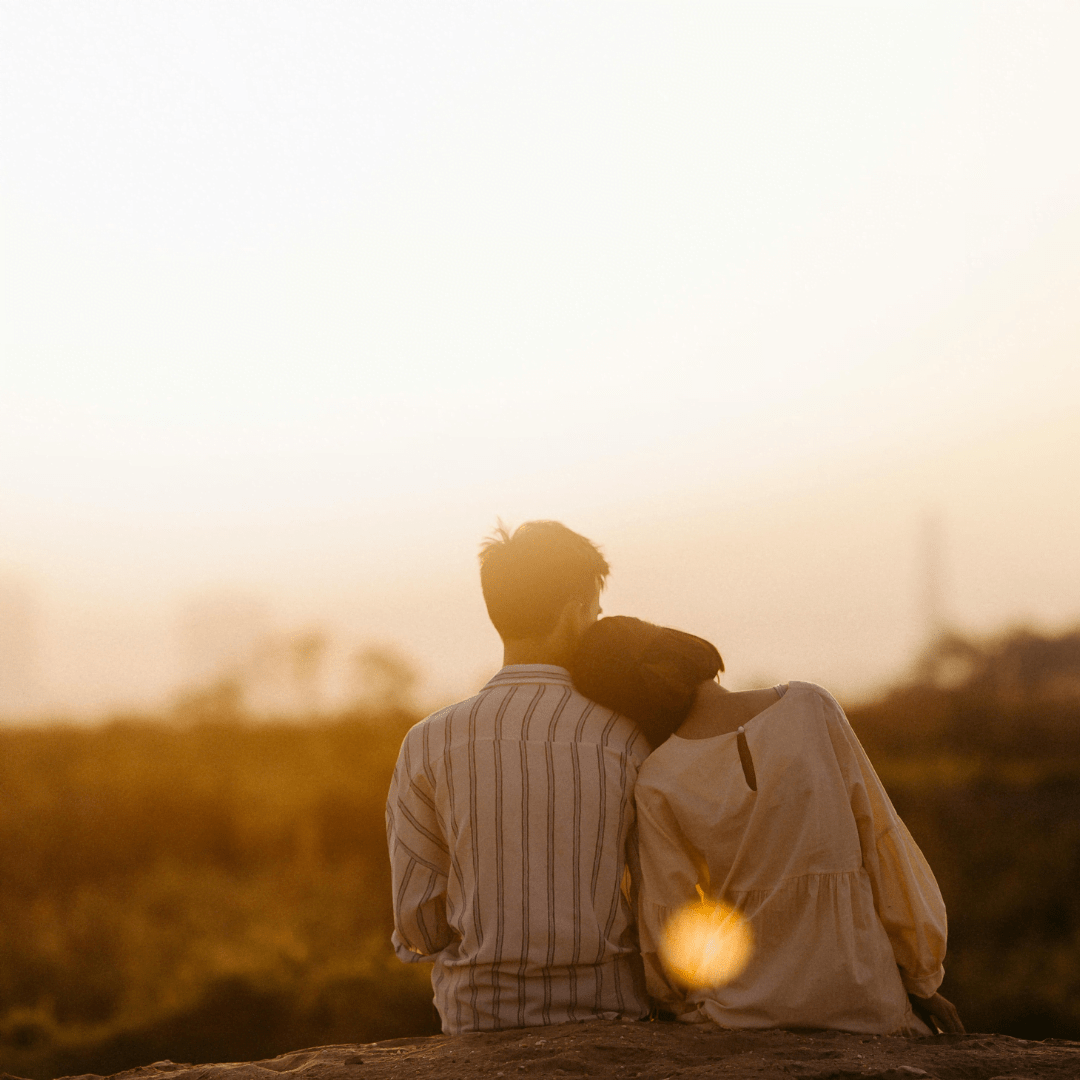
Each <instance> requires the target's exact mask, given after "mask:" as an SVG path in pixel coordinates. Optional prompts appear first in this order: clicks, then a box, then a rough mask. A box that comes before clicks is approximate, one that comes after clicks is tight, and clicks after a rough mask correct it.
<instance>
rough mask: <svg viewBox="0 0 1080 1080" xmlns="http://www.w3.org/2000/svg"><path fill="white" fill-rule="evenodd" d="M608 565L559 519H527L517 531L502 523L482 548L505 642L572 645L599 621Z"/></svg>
mask: <svg viewBox="0 0 1080 1080" xmlns="http://www.w3.org/2000/svg"><path fill="white" fill-rule="evenodd" d="M609 570H610V567H609V566H608V564H607V560H606V559H605V558H604V556H603V555H601V554H600V552H599V550H598V549H597V547H596V545H595V544H593V543H592V542H591V541H590V540H586V539H585V537H584V536H581V535H579V534H578V533H576V532H574V531H573V530H571V529H568V528H567V527H566V526H565V525H563V524H561V523H560V522H558V521H527V522H526V523H525V524H524V525H522V526H521V527H520V528H518V529H516V530H515V531H514V533H513V534H512V535H511V534H510V533H509V532H508V531H507V529H506V528H505V527H504V526H503V525H502V524H501V523H500V525H499V527H498V529H496V531H495V533H494V535H493V536H491V537H490V538H489V539H488V540H486V541H484V543H483V544H482V545H481V548H480V585H481V587H482V589H483V591H484V602H485V603H486V604H487V610H488V615H489V616H490V617H491V621H492V623H494V625H495V629H496V630H498V632H499V636H500V637H501V638H502V639H503V642H504V643H506V644H509V643H511V642H518V641H529V642H544V641H547V640H549V639H552V638H554V639H557V641H556V642H555V643H556V646H557V649H558V648H561V646H562V645H563V644H564V641H563V639H566V640H565V644H566V645H568V646H573V645H574V644H575V643H576V640H577V638H578V637H580V635H581V634H582V632H583V631H584V630H586V629H587V628H588V627H589V626H590V625H592V623H594V622H596V619H597V616H598V614H599V611H600V590H601V589H602V588H603V587H604V580H605V579H606V578H607V575H608V572H609ZM552 662H555V661H552Z"/></svg>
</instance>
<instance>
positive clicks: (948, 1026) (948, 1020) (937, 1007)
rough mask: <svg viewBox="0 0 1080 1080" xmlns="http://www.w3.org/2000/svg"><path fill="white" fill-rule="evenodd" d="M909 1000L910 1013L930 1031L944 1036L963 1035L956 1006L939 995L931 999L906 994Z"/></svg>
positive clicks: (962, 1027)
mask: <svg viewBox="0 0 1080 1080" xmlns="http://www.w3.org/2000/svg"><path fill="white" fill-rule="evenodd" d="M908 997H909V998H910V999H911V1009H912V1012H914V1013H915V1015H916V1016H917V1017H918V1018H919V1019H920V1020H921V1021H922V1022H923V1023H924V1024H925V1025H926V1026H927V1027H928V1028H929V1029H930V1030H931V1031H933V1030H934V1028H937V1030H938V1031H940V1032H941V1033H942V1034H944V1035H964V1034H966V1032H965V1030H964V1025H963V1024H962V1023H961V1022H960V1014H959V1013H958V1012H957V1011H956V1006H955V1005H954V1004H953V1003H952V1002H951V1001H949V1000H948V998H943V997H942V996H941V995H940V994H934V995H933V997H928V998H923V997H917V996H916V995H915V994H908Z"/></svg>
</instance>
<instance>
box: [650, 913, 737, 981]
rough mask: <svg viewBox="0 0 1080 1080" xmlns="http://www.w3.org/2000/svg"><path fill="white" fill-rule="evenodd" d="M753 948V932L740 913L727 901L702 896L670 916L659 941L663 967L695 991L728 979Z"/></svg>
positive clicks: (729, 979) (734, 975)
mask: <svg viewBox="0 0 1080 1080" xmlns="http://www.w3.org/2000/svg"><path fill="white" fill-rule="evenodd" d="M753 951H754V936H753V932H752V931H751V930H750V926H749V924H748V923H747V922H746V920H745V919H744V918H743V917H742V915H741V914H740V912H739V911H738V910H737V909H735V908H733V907H732V906H731V905H730V904H725V903H723V902H719V901H712V900H704V899H703V900H701V901H699V902H697V903H694V904H688V905H687V906H686V907H684V908H683V909H682V910H681V911H679V912H677V913H676V914H675V915H673V916H672V917H671V918H670V919H669V920H668V922H667V925H666V926H665V927H664V937H663V940H662V941H661V943H660V959H661V960H662V961H663V963H664V966H665V968H667V970H668V971H669V972H670V973H671V974H672V975H674V976H675V977H676V978H677V979H679V980H680V981H681V982H683V983H685V984H686V985H687V986H688V987H691V988H692V989H697V990H701V989H704V988H706V987H709V986H722V985H723V984H724V983H728V982H731V980H732V979H734V978H735V977H736V976H737V975H738V974H739V973H740V972H741V971H742V970H743V968H745V967H746V965H747V962H748V961H749V959H750V956H751V954H752V953H753Z"/></svg>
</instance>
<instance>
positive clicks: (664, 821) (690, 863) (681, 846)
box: [636, 786, 701, 1015]
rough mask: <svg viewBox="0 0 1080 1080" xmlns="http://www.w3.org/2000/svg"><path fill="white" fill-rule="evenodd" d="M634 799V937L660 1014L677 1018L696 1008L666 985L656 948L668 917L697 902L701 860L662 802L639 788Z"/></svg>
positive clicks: (649, 989) (657, 797) (671, 985)
mask: <svg viewBox="0 0 1080 1080" xmlns="http://www.w3.org/2000/svg"><path fill="white" fill-rule="evenodd" d="M636 799H637V819H638V850H639V852H640V861H641V893H640V898H639V902H638V933H639V937H640V941H641V959H642V961H643V963H644V965H645V985H646V988H647V989H648V992H649V996H650V997H651V998H653V1000H654V1001H655V1002H656V1003H657V1004H658V1005H659V1006H660V1007H661V1008H663V1009H666V1010H667V1011H670V1012H674V1013H676V1014H677V1015H678V1014H682V1013H685V1012H689V1011H692V1010H694V1006H693V1005H691V1004H689V1003H688V1002H687V1000H686V995H685V994H684V992H683V991H682V990H681V989H680V988H679V987H678V986H676V985H675V984H673V983H672V982H671V981H670V980H669V979H668V976H667V974H666V973H665V971H664V966H663V964H662V962H661V960H660V942H661V940H662V937H663V932H664V926H665V925H666V923H667V921H668V920H669V919H670V918H671V916H672V915H674V914H675V912H676V911H678V910H679V909H680V908H681V907H683V906H684V905H686V904H688V903H691V902H693V901H694V900H697V899H698V890H697V885H698V883H699V881H700V880H701V874H700V869H699V862H700V860H699V858H698V857H697V855H696V852H694V851H693V849H691V848H690V846H689V845H688V844H687V842H686V840H685V839H684V837H683V835H682V831H681V830H680V829H679V827H678V825H677V824H676V822H675V819H674V816H673V815H672V813H671V809H670V807H669V806H668V805H667V802H666V801H665V800H664V798H663V796H661V795H660V794H659V793H658V792H654V791H650V790H648V789H646V790H644V791H643V790H642V789H641V787H640V786H639V788H638V793H637V795H636Z"/></svg>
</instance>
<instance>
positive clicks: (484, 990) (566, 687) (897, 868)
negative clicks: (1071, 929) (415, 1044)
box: [386, 521, 963, 1035]
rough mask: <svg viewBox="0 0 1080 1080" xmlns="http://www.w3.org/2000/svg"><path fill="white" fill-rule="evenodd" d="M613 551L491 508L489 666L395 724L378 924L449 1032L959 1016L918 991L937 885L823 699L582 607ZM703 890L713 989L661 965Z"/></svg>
mask: <svg viewBox="0 0 1080 1080" xmlns="http://www.w3.org/2000/svg"><path fill="white" fill-rule="evenodd" d="M608 571H609V567H608V564H607V561H606V560H605V559H604V557H603V555H602V554H601V553H600V552H599V550H598V549H597V548H596V547H595V546H594V545H593V544H592V543H591V542H590V541H589V540H587V539H585V537H583V536H580V535H578V534H577V533H575V532H572V531H571V530H570V529H568V528H567V527H566V526H565V525H562V524H560V523H558V522H554V521H532V522H528V523H527V524H525V525H522V526H521V527H520V528H519V529H518V530H517V531H516V532H514V534H513V535H509V534H508V533H507V532H506V531H505V530H504V529H502V528H500V529H499V530H498V532H497V533H496V535H495V536H494V538H493V539H491V540H489V541H487V542H486V543H485V544H484V546H483V548H482V551H481V555H480V580H481V585H482V588H483V593H484V600H485V602H486V604H487V610H488V614H489V615H490V617H491V621H492V622H493V623H494V625H495V628H496V630H497V631H498V632H499V636H500V637H501V638H502V641H503V646H504V666H503V668H502V669H501V670H500V671H499V672H498V674H496V675H495V676H494V677H493V678H492V679H491V680H490V682H488V683H487V685H486V686H485V687H484V688H483V689H482V690H481V691H480V693H479V694H477V695H476V696H475V697H472V698H469V699H468V700H467V701H462V702H459V703H458V704H456V705H451V706H449V707H448V708H445V709H442V710H440V711H439V712H436V713H434V714H433V715H431V716H429V717H428V718H427V719H426V720H423V721H422V722H421V723H419V724H417V725H416V726H415V727H413V728H412V729H411V730H410V731H409V732H408V734H407V735H406V736H405V740H404V742H403V743H402V747H401V752H400V754H399V756H398V762H397V767H396V769H395V772H394V777H393V781H392V783H391V786H390V794H389V798H388V800H387V806H386V818H387V836H388V841H389V846H390V861H391V868H392V880H393V891H394V895H393V905H394V927H395V929H394V935H393V942H394V947H395V950H396V952H397V955H398V956H399V957H400V958H401V959H402V960H405V961H407V962H416V961H420V962H423V961H427V962H432V961H433V962H434V970H433V972H432V977H431V978H432V985H433V987H434V992H435V1005H436V1007H437V1008H438V1011H439V1015H440V1017H441V1018H442V1027H443V1031H444V1032H445V1033H447V1034H456V1033H460V1032H466V1031H492V1030H498V1029H501V1028H521V1027H533V1026H539V1025H545V1024H558V1023H563V1022H565V1021H570V1020H588V1019H595V1018H605V1019H617V1018H627V1019H634V1020H637V1019H643V1018H645V1017H647V1016H648V1015H650V1011H655V1010H659V1011H662V1012H665V1013H672V1014H675V1015H676V1016H677V1017H678V1018H679V1019H681V1020H687V1021H694V1022H697V1021H709V1020H711V1021H713V1022H715V1023H717V1024H719V1025H721V1026H723V1027H729V1028H766V1027H801V1028H832V1029H837V1030H841V1031H854V1032H867V1033H880V1034H886V1033H890V1032H893V1033H907V1034H922V1035H925V1034H929V1033H930V1032H932V1031H933V1030H934V1026H935V1025H936V1027H938V1028H940V1029H941V1030H943V1031H962V1030H963V1027H962V1026H961V1024H960V1020H959V1017H958V1016H957V1014H956V1011H955V1009H954V1008H953V1007H952V1005H951V1004H950V1003H949V1002H948V1001H946V1000H945V999H944V998H942V997H941V995H940V994H938V993H937V992H936V991H937V988H938V986H939V985H940V983H941V980H942V977H943V971H942V960H943V958H944V954H945V907H944V904H943V903H942V899H941V894H940V892H939V890H938V887H937V883H936V881H935V880H934V876H933V873H932V872H931V870H930V867H929V866H928V865H927V863H926V860H925V859H924V858H923V856H922V853H921V852H920V851H919V849H918V847H917V846H916V845H915V842H914V840H912V838H911V836H910V834H909V833H908V831H907V829H906V828H905V827H904V824H903V822H901V820H900V819H899V817H897V815H896V811H895V810H894V809H893V807H892V804H891V802H890V801H889V798H888V796H887V795H886V793H885V790H884V789H883V788H882V786H881V783H880V781H879V780H878V778H877V776H876V774H875V773H874V770H873V768H872V766H871V765H870V762H869V760H868V759H867V757H866V754H865V753H864V751H863V749H862V747H861V746H860V745H859V741H858V739H857V738H856V737H855V734H854V732H853V731H852V729H851V727H850V726H849V724H848V722H847V718H846V717H845V716H844V713H843V711H842V710H841V708H840V706H839V705H838V704H837V703H836V701H835V700H834V699H833V698H832V696H831V695H830V694H828V693H827V692H826V691H824V690H822V689H821V688H820V687H818V686H814V685H812V684H810V683H798V682H792V683H788V684H786V685H783V686H778V687H774V688H771V689H765V690H749V691H743V692H737V693H733V692H729V691H726V690H724V689H723V688H722V687H721V686H719V685H718V683H716V682H714V681H713V679H714V677H715V676H716V675H717V673H718V672H719V671H723V662H722V661H721V659H720V654H719V653H718V652H717V651H716V649H715V648H714V647H713V646H712V645H710V644H709V643H708V642H706V641H703V640H702V639H701V638H697V637H694V636H693V635H690V634H684V633H680V632H679V631H676V630H668V629H665V628H662V627H657V626H653V625H651V624H649V623H644V622H641V621H640V620H637V619H628V618H607V619H602V620H600V621H597V620H598V617H599V615H600V590H601V588H602V587H603V585H604V582H605V579H606V578H607V575H608ZM635 804H636V809H635ZM699 897H700V898H709V899H711V900H716V901H720V900H722V901H724V902H725V903H727V904H729V905H733V906H734V908H735V909H736V910H737V912H738V913H739V916H738V917H739V918H740V919H742V920H743V921H744V922H745V925H747V926H748V927H749V929H750V933H751V937H752V943H753V949H752V952H751V954H750V957H749V960H748V961H747V962H746V966H745V967H744V968H743V970H742V971H741V972H740V973H736V974H734V976H733V977H732V978H731V979H730V981H727V982H725V983H724V984H722V985H704V986H701V985H696V986H693V985H687V983H686V982H685V981H683V980H682V979H681V978H680V977H679V974H678V973H677V971H676V970H673V968H672V967H671V965H670V964H668V963H665V959H666V953H665V950H664V932H665V928H667V927H669V926H670V925H671V920H672V918H673V916H674V915H675V914H676V913H677V912H679V911H680V910H682V909H685V908H686V907H687V905H694V904H700V903H701V901H700V900H699ZM913 1010H914V1011H913ZM928 1025H929V1026H928Z"/></svg>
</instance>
